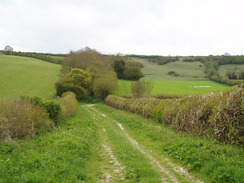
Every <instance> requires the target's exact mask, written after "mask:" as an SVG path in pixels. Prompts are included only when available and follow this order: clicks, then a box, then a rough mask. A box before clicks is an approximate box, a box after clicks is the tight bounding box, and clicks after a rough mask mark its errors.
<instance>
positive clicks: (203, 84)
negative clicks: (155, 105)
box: [151, 80, 229, 94]
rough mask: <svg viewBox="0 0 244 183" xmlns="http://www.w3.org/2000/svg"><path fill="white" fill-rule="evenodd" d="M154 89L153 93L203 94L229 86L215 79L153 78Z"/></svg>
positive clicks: (219, 90)
mask: <svg viewBox="0 0 244 183" xmlns="http://www.w3.org/2000/svg"><path fill="white" fill-rule="evenodd" d="M151 82H152V83H153V86H154V87H153V89H152V92H151V94H159V93H171V94H202V93H211V92H221V91H225V90H226V89H228V88H229V87H228V86H226V85H223V84H219V83H216V82H214V81H209V80H206V81H174V80H172V81H171V80H152V81H151Z"/></svg>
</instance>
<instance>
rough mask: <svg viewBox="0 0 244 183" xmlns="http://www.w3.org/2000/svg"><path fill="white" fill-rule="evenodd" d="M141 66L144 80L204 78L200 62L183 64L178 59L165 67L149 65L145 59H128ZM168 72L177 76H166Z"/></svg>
mask: <svg viewBox="0 0 244 183" xmlns="http://www.w3.org/2000/svg"><path fill="white" fill-rule="evenodd" d="M130 61H136V62H140V63H142V64H143V66H144V67H143V68H142V72H143V73H144V74H145V78H146V79H152V80H154V79H156V80H199V79H200V80H202V79H203V78H204V76H205V74H204V72H203V71H204V66H203V64H202V63H201V62H191V63H190V62H183V61H182V58H180V60H179V61H177V62H171V63H168V64H165V65H159V64H157V63H150V62H148V61H147V60H146V59H138V58H130ZM169 71H175V73H177V74H179V76H177V77H176V76H173V75H168V72H169Z"/></svg>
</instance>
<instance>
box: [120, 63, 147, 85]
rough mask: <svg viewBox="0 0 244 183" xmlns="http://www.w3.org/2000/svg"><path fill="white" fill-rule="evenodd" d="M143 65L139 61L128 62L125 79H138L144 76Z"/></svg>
mask: <svg viewBox="0 0 244 183" xmlns="http://www.w3.org/2000/svg"><path fill="white" fill-rule="evenodd" d="M141 67H142V64H141V63H139V62H126V63H125V71H124V79H128V80H134V81H138V80H139V79H140V78H142V77H144V74H143V73H142V71H141Z"/></svg>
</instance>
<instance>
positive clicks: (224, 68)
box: [218, 64, 244, 78]
mask: <svg viewBox="0 0 244 183" xmlns="http://www.w3.org/2000/svg"><path fill="white" fill-rule="evenodd" d="M241 70H244V64H228V65H221V66H219V70H218V74H219V75H220V76H223V77H225V78H227V76H226V72H227V71H235V72H237V73H238V72H240V71H241Z"/></svg>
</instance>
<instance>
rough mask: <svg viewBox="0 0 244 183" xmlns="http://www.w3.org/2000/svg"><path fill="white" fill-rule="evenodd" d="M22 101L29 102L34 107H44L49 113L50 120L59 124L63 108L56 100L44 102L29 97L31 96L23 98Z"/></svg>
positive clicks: (38, 98)
mask: <svg viewBox="0 0 244 183" xmlns="http://www.w3.org/2000/svg"><path fill="white" fill-rule="evenodd" d="M20 98H21V99H22V100H28V101H30V102H31V103H33V104H34V105H38V106H39V107H42V108H43V109H44V110H45V111H46V112H47V113H48V116H49V118H50V119H52V120H54V121H55V122H57V121H58V120H59V118H60V114H61V106H60V104H59V103H58V101H56V100H44V99H42V98H40V97H36V96H35V97H29V96H21V97H20Z"/></svg>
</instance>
